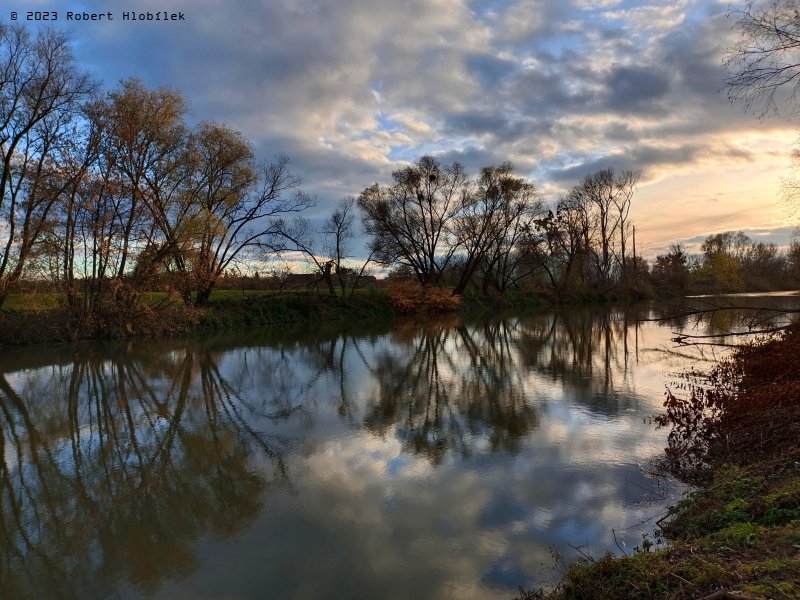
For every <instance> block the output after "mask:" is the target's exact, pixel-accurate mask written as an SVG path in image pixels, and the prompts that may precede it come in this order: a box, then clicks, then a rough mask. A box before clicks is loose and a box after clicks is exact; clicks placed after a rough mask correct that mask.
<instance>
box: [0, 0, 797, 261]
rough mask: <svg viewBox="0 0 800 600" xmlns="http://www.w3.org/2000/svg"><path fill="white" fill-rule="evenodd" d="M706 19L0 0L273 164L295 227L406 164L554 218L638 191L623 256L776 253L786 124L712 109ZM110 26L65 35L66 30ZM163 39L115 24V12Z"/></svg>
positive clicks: (464, 5)
mask: <svg viewBox="0 0 800 600" xmlns="http://www.w3.org/2000/svg"><path fill="white" fill-rule="evenodd" d="M727 8H728V1H727V0H725V1H718V0H675V1H672V2H669V3H665V2H663V1H661V0H659V1H656V0H650V1H648V0H637V1H634V0H517V1H513V0H227V1H226V2H224V3H222V2H219V1H218V0H66V1H65V0H0V19H3V20H4V21H6V22H8V20H9V18H10V13H11V12H12V11H15V12H17V13H18V21H17V22H18V23H20V22H21V23H24V22H26V21H25V17H26V16H27V11H57V13H58V15H57V16H58V20H57V21H56V22H54V23H51V24H52V25H54V26H56V27H58V28H60V29H66V30H68V31H70V32H71V34H72V39H73V46H74V52H75V55H76V57H77V59H78V61H79V63H80V64H81V65H82V66H83V67H84V68H86V69H88V70H89V71H90V72H91V73H92V74H93V75H94V76H95V77H96V78H97V79H99V80H101V81H102V82H103V83H104V85H105V87H106V88H107V89H112V88H113V87H114V86H115V85H117V82H119V81H120V80H122V79H125V78H128V77H132V76H134V77H138V78H140V79H142V80H143V81H144V82H145V84H147V85H149V86H151V87H158V86H164V85H166V86H170V87H173V88H176V89H178V90H179V91H180V92H181V93H182V94H183V95H184V96H185V97H186V99H187V100H188V102H189V105H190V109H191V110H190V119H191V120H192V121H201V120H215V121H221V122H224V123H226V124H228V125H229V126H231V127H233V128H235V129H237V130H239V131H241V132H242V133H243V134H244V135H245V136H246V137H247V138H249V139H250V140H251V141H252V143H253V145H254V147H255V149H256V153H257V155H258V156H259V157H260V158H262V159H264V160H266V159H269V158H271V157H274V156H275V155H277V154H286V155H288V156H289V157H290V158H291V161H292V162H291V164H292V168H293V170H294V172H295V173H296V174H297V175H299V176H300V177H301V178H302V179H303V182H304V188H305V189H306V190H307V191H309V192H312V193H314V194H315V195H316V196H317V198H318V205H317V208H316V209H315V211H316V212H315V215H316V216H318V217H322V216H324V215H327V214H329V213H330V212H331V210H332V207H333V206H334V205H335V204H336V202H338V201H339V200H340V199H342V198H344V197H346V196H349V195H357V194H358V193H359V192H360V191H362V190H363V189H364V188H365V187H367V186H369V185H371V184H373V183H375V182H379V183H390V182H391V173H392V171H393V170H395V169H397V168H400V167H402V166H403V165H405V164H408V163H409V162H413V161H415V160H417V159H418V158H419V157H420V156H422V155H424V154H432V155H435V156H437V157H438V158H439V159H440V160H442V161H443V162H445V163H450V162H452V161H454V160H457V161H459V162H461V163H463V164H464V165H465V167H466V168H467V169H468V171H469V172H470V173H472V174H477V171H478V169H480V167H482V166H488V165H493V164H499V163H501V162H504V161H511V162H512V163H513V164H514V166H515V168H516V170H517V172H518V173H519V174H520V175H523V176H525V177H527V178H529V179H530V180H531V181H532V182H533V183H534V184H535V185H536V187H537V188H538V190H539V191H540V192H541V194H542V196H543V198H544V199H545V200H548V201H554V200H556V199H557V198H558V196H559V194H561V193H563V192H564V191H565V190H567V189H569V187H571V186H572V185H574V184H576V183H578V182H579V181H580V180H581V178H582V177H583V176H584V175H586V174H588V173H591V172H593V171H596V170H599V169H603V168H609V167H610V168H613V169H615V170H627V169H638V170H640V171H641V173H642V178H641V181H640V183H639V186H638V189H637V192H636V195H635V197H634V201H633V206H632V210H631V219H632V221H633V222H634V223H635V224H636V227H637V246H638V250H639V253H640V254H642V255H644V256H649V257H653V256H655V255H656V254H659V253H662V252H664V251H665V250H666V248H667V247H668V246H669V245H670V244H672V243H676V242H681V243H684V244H686V245H688V247H689V248H690V250H697V249H698V248H699V243H700V242H702V240H703V239H704V238H705V236H706V235H708V234H710V233H715V232H720V231H725V230H738V229H742V230H745V232H746V233H747V234H748V235H750V236H751V237H753V238H754V239H757V240H759V241H775V242H776V243H779V244H785V243H787V241H788V239H789V236H790V234H791V232H792V230H793V228H794V226H795V225H797V224H798V217H797V215H795V216H794V217H792V216H790V214H789V213H788V212H787V211H786V207H785V205H784V203H783V202H782V200H781V193H780V192H781V180H782V178H785V177H786V176H788V175H789V174H790V170H791V168H792V161H791V159H790V154H791V151H792V149H793V148H794V146H795V143H796V142H797V140H798V131H797V123H798V119H797V118H793V116H792V115H790V114H781V115H777V116H773V117H770V118H768V119H761V120H759V119H758V118H756V117H754V116H753V115H752V114H751V113H748V112H747V111H746V110H745V109H744V108H743V107H742V106H739V105H732V104H730V103H729V102H728V99H727V96H726V93H725V89H724V77H725V70H724V67H723V64H722V59H723V57H724V55H725V53H726V50H727V49H728V48H730V46H731V45H732V43H733V41H734V40H735V36H736V32H735V31H732V26H733V25H734V23H735V19H733V18H731V17H728V16H726V12H727ZM68 11H70V12H74V13H80V12H84V11H86V12H89V13H92V12H95V13H101V12H103V13H107V12H111V13H112V16H113V20H112V21H108V20H107V19H104V20H102V21H74V20H73V21H67V12H68ZM126 11H127V12H136V13H141V12H148V11H150V12H154V13H155V12H161V11H167V12H169V13H178V12H182V13H183V16H184V19H185V20H182V21H149V22H148V21H135V22H132V21H123V20H122V13H123V12H126Z"/></svg>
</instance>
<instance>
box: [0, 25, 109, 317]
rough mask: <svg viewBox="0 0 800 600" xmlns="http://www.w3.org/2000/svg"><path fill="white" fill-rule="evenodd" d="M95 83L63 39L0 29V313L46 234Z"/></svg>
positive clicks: (48, 32) (47, 32) (47, 33)
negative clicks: (64, 158)
mask: <svg viewBox="0 0 800 600" xmlns="http://www.w3.org/2000/svg"><path fill="white" fill-rule="evenodd" d="M93 89H94V83H93V82H92V81H91V80H90V78H89V77H88V75H86V74H84V73H81V72H80V71H78V69H77V67H76V66H75V64H74V60H73V57H72V53H71V51H70V49H69V45H68V39H67V37H66V36H65V35H64V34H61V33H57V32H55V31H53V30H51V29H44V30H42V31H40V32H39V33H38V34H37V35H36V36H32V35H31V34H30V33H29V31H28V30H26V29H25V28H23V27H18V26H7V25H5V24H3V23H0V163H1V166H0V306H2V304H3V302H4V301H5V299H6V297H7V296H8V293H9V291H10V289H11V288H12V287H13V285H14V284H15V283H16V282H17V281H18V280H19V279H20V277H21V276H22V273H23V270H24V268H25V262H26V260H27V259H28V257H29V256H30V255H31V252H32V251H33V248H34V246H35V245H36V243H37V242H38V241H39V240H40V239H41V236H42V234H43V232H44V231H45V230H46V228H47V226H48V225H47V224H48V217H49V213H50V211H51V209H52V208H53V206H54V204H55V202H56V198H57V197H58V193H55V194H54V193H53V192H54V191H55V192H60V190H54V189H53V187H52V186H53V185H56V181H58V182H59V183H58V185H60V186H61V187H65V186H68V185H69V182H68V181H67V180H66V179H65V178H64V177H61V176H58V177H56V178H55V179H54V178H53V177H52V176H53V175H59V174H58V173H57V171H58V165H59V164H60V158H59V157H60V155H61V154H62V153H63V152H65V151H66V148H65V144H66V143H67V141H68V139H69V135H70V131H71V129H72V127H73V125H74V123H75V118H76V116H77V113H78V110H79V108H80V104H81V102H83V101H84V100H86V99H88V97H89V95H90V94H91V93H92V91H93Z"/></svg>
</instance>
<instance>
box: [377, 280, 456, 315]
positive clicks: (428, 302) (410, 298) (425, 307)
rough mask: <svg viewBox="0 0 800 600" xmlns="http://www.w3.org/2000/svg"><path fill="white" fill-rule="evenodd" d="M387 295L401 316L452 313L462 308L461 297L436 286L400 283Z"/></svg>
mask: <svg viewBox="0 0 800 600" xmlns="http://www.w3.org/2000/svg"><path fill="white" fill-rule="evenodd" d="M386 293H387V295H388V296H389V302H391V304H392V307H393V308H394V310H395V311H396V312H397V313H400V314H411V313H438V312H451V311H454V310H458V309H459V307H460V306H461V298H460V297H459V296H454V295H453V294H452V293H451V292H449V291H448V290H444V289H442V288H440V287H437V286H434V285H426V286H421V285H420V284H419V283H417V282H416V281H410V280H405V281H398V282H397V283H393V284H392V285H391V286H390V287H388V288H387V289H386Z"/></svg>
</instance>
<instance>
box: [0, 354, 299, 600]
mask: <svg viewBox="0 0 800 600" xmlns="http://www.w3.org/2000/svg"><path fill="white" fill-rule="evenodd" d="M139 350H141V348H139ZM13 379H14V380H16V383H17V385H16V386H12V384H11V383H10V381H9V375H8V374H6V373H3V374H0V410H2V427H0V444H2V447H3V450H4V452H3V461H2V463H0V480H1V481H2V483H1V485H2V489H1V490H0V545H1V546H2V550H3V551H2V553H0V585H1V587H0V596H2V597H8V598H92V597H103V596H104V595H106V594H107V593H108V592H109V591H110V589H111V588H112V586H113V585H114V584H115V583H116V582H117V581H118V580H120V579H123V580H127V581H128V582H130V583H132V584H134V585H135V586H136V587H137V588H139V589H140V590H141V591H142V592H144V593H151V592H153V591H155V590H157V589H158V588H159V585H160V583H161V581H162V580H164V579H177V578H182V577H185V576H186V575H188V574H190V573H192V572H193V571H194V570H195V569H196V568H197V567H198V565H199V560H198V558H197V556H196V552H195V546H196V544H197V542H198V540H199V539H200V538H201V537H202V536H206V535H211V536H217V537H229V536H231V535H233V534H235V533H236V532H239V531H242V530H243V529H244V528H246V527H247V526H248V524H250V523H251V522H252V521H253V519H254V518H255V517H256V515H258V514H259V513H260V512H261V511H262V509H263V504H264V502H265V500H266V491H267V488H268V487H270V486H272V485H275V484H283V483H285V482H286V470H285V465H284V464H283V459H282V452H283V450H284V445H282V444H280V443H277V442H276V441H275V440H272V439H269V438H267V437H265V436H264V435H262V434H261V433H259V432H258V431H257V430H255V429H253V428H252V427H251V426H250V424H249V422H248V413H253V412H254V411H255V410H256V407H254V406H251V405H249V404H248V403H247V402H244V401H243V400H242V398H241V397H240V396H238V395H237V393H236V390H235V388H234V386H233V385H232V384H231V383H230V382H229V381H226V379H225V378H224V377H222V376H221V375H220V373H219V371H218V369H217V366H216V361H215V357H214V355H213V353H211V352H208V351H206V350H203V349H201V348H196V347H195V348H187V349H185V350H184V351H182V352H163V353H162V352H152V351H148V352H139V351H136V352H130V353H129V352H125V350H124V349H123V348H120V347H111V348H108V347H103V346H101V347H98V348H95V347H93V346H83V347H81V348H80V349H79V350H78V351H77V352H76V353H75V358H74V359H73V360H72V361H71V362H68V363H62V364H58V365H54V366H52V367H49V368H41V369H36V370H32V371H26V372H23V374H19V373H17V374H14V375H13ZM17 390H19V391H17ZM289 416H290V415H288V414H285V413H284V412H281V411H278V412H277V413H275V414H274V415H272V416H271V418H273V419H280V418H288V417H289ZM254 452H258V453H260V454H262V455H263V456H266V457H267V458H268V459H269V461H270V462H271V464H272V466H273V467H274V468H273V469H272V470H271V471H266V470H261V471H254V470H252V469H251V465H250V463H251V459H252V456H253V454H254Z"/></svg>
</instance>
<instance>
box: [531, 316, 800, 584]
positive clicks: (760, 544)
mask: <svg viewBox="0 0 800 600" xmlns="http://www.w3.org/2000/svg"><path fill="white" fill-rule="evenodd" d="M798 364H800V327H798V326H794V327H793V328H792V329H790V330H789V331H788V332H786V334H785V335H784V336H783V337H782V338H781V339H779V340H774V341H771V342H768V343H765V344H762V345H758V346H749V347H745V348H743V349H741V350H739V351H737V352H736V353H735V354H734V356H733V357H732V358H731V359H728V360H726V361H723V362H722V363H720V364H719V366H717V367H716V368H715V369H714V370H713V371H712V372H711V373H710V375H709V377H708V378H707V379H704V380H703V381H699V380H695V381H694V382H693V383H690V384H689V385H688V391H687V393H686V397H683V398H679V397H676V396H672V395H670V396H669V397H668V401H667V413H666V414H665V415H664V416H663V417H662V418H661V419H659V421H660V423H661V424H662V425H664V426H668V427H671V428H672V429H671V432H672V435H671V436H670V447H669V448H668V450H667V454H666V457H667V458H666V462H667V464H668V466H669V468H670V469H671V470H672V471H673V472H674V473H675V474H676V475H678V476H679V477H681V478H683V479H686V480H688V481H690V482H691V483H694V484H695V485H697V488H696V489H695V490H694V491H692V492H690V493H689V494H687V495H686V497H685V498H684V499H683V500H682V501H681V502H680V503H679V504H678V505H677V506H676V507H674V508H673V509H672V510H671V511H670V512H671V514H670V515H669V517H668V518H667V519H665V520H664V522H663V523H662V531H663V535H664V537H665V538H666V539H667V540H668V541H669V545H668V547H666V548H662V549H656V548H655V547H654V546H653V545H652V544H651V542H650V540H647V541H645V543H643V544H642V545H641V546H640V547H639V548H638V549H637V551H636V552H635V553H634V554H631V555H628V556H621V557H614V556H612V555H610V554H609V555H606V556H604V557H603V558H601V559H599V560H595V561H593V562H586V561H584V562H578V563H575V564H573V565H571V566H570V567H569V570H568V572H567V574H566V576H565V578H564V580H563V581H562V583H561V584H560V585H559V586H558V587H557V588H556V589H555V590H552V591H550V592H543V591H538V592H532V591H531V592H523V593H521V598H522V599H523V600H532V599H548V600H566V599H583V600H591V599H598V600H600V599H606V598H630V599H638V598H641V599H645V598H647V599H651V600H655V599H664V600H666V599H670V600H683V599H687V600H688V599H690V598H692V599H694V598H705V599H708V600H710V599H712V598H713V599H720V598H738V599H740V600H745V599H749V598H773V599H789V598H800V442H799V440H800V369H798V368H797V365H798Z"/></svg>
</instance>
